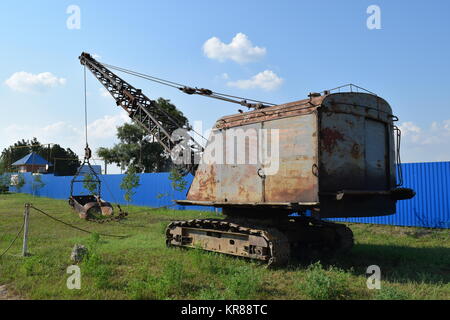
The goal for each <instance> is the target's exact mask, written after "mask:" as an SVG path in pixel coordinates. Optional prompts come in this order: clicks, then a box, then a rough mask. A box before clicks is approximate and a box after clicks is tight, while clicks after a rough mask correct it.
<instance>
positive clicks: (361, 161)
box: [179, 92, 401, 217]
mask: <svg viewBox="0 0 450 320" xmlns="http://www.w3.org/2000/svg"><path fill="white" fill-rule="evenodd" d="M394 118H395V117H394V116H393V115H392V110H391V108H390V106H389V104H388V103H387V102H386V101H385V100H384V99H382V98H380V97H378V96H376V95H373V94H368V93H355V92H346V93H333V94H327V95H321V96H320V95H319V96H312V97H311V98H310V99H306V100H301V101H297V102H292V103H288V104H283V105H277V106H273V107H268V108H264V109H258V110H253V111H250V112H246V113H242V114H237V115H232V116H226V117H223V118H221V119H219V120H218V121H217V123H216V125H215V127H214V129H213V130H212V133H211V136H210V138H209V141H208V145H207V146H206V148H205V152H204V156H203V159H202V162H201V163H200V165H199V167H198V170H197V172H196V175H195V178H194V181H193V183H192V185H191V187H190V189H189V191H188V194H187V200H184V201H179V203H183V204H196V205H213V206H217V207H223V208H225V211H226V212H227V213H230V212H233V213H236V214H237V215H244V216H245V215H251V216H252V217H257V216H258V215H260V216H267V215H285V214H289V213H292V212H297V211H302V210H305V209H312V212H313V215H316V216H319V217H358V216H381V215H389V214H393V213H395V203H396V201H397V200H399V199H401V197H399V196H398V194H397V196H395V194H396V193H395V188H396V171H395V170H396V168H395V163H396V162H395V159H396V153H395V150H396V149H395V143H394V124H393V119H394ZM268 141H269V143H267V142H268ZM269 149H270V150H269ZM249 208H251V209H252V210H249Z"/></svg>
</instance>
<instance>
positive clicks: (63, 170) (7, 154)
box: [0, 138, 80, 175]
mask: <svg viewBox="0 0 450 320" xmlns="http://www.w3.org/2000/svg"><path fill="white" fill-rule="evenodd" d="M31 152H35V153H37V154H38V155H40V156H41V157H42V158H44V159H45V160H47V162H49V163H50V164H53V166H50V167H49V170H48V172H49V173H55V174H56V175H74V174H75V173H76V171H77V169H78V167H79V165H80V161H79V160H78V157H77V155H76V154H75V153H74V152H73V151H72V150H71V149H70V148H67V149H64V148H62V147H61V146H60V145H58V144H51V145H42V144H41V143H40V142H39V141H38V140H37V139H36V138H33V139H31V140H24V139H22V140H19V141H17V142H16V143H14V144H13V145H11V146H9V147H7V148H5V149H3V151H2V153H1V156H0V174H1V173H4V172H14V171H15V170H16V168H14V167H12V166H11V164H13V163H14V162H16V161H17V160H19V159H21V158H23V157H25V156H26V155H27V154H29V153H31Z"/></svg>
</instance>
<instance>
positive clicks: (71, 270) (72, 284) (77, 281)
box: [66, 265, 81, 290]
mask: <svg viewBox="0 0 450 320" xmlns="http://www.w3.org/2000/svg"><path fill="white" fill-rule="evenodd" d="M66 273H68V274H70V276H69V277H68V278H67V281H66V285H67V289H69V290H73V289H77V290H80V289H81V270H80V267H79V266H76V265H71V266H68V267H67V270H66Z"/></svg>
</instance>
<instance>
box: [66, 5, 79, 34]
mask: <svg viewBox="0 0 450 320" xmlns="http://www.w3.org/2000/svg"><path fill="white" fill-rule="evenodd" d="M66 13H67V14H69V15H70V16H69V17H68V18H67V20H66V26H67V29H69V30H74V29H75V30H79V29H81V9H80V7H79V6H77V5H75V4H71V5H70V6H68V7H67V9H66Z"/></svg>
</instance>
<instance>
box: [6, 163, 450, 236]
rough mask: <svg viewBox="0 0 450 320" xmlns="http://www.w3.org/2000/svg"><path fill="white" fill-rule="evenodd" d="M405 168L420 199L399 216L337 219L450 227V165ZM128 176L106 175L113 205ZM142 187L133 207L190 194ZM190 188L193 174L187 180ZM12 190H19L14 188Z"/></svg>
mask: <svg viewBox="0 0 450 320" xmlns="http://www.w3.org/2000/svg"><path fill="white" fill-rule="evenodd" d="M402 169H403V180H404V184H403V187H407V188H412V189H414V190H415V191H416V196H415V197H414V198H413V199H410V200H403V201H399V202H397V213H396V214H394V215H390V216H384V217H366V218H346V219H334V220H338V221H348V222H359V223H375V224H388V225H397V226H416V227H428V228H450V194H449V193H450V192H449V190H450V162H428V163H405V164H402ZM123 176H124V175H120V174H114V175H102V176H100V177H101V180H102V182H103V183H102V197H103V198H104V199H105V200H107V201H110V202H112V203H119V204H125V203H126V202H125V200H124V197H123V196H124V191H123V190H121V189H120V183H121V181H122V179H123ZM139 176H140V184H141V185H140V187H139V188H138V189H137V190H136V194H135V195H134V196H133V200H132V204H135V205H141V206H151V207H161V206H166V205H171V204H173V201H172V200H174V199H185V198H186V191H182V192H179V191H174V190H173V189H172V187H171V181H170V180H169V173H143V174H140V175H139ZM71 179H72V177H57V176H53V175H42V180H43V182H44V183H45V186H44V187H43V188H42V189H40V190H38V191H37V192H36V193H37V195H39V196H44V197H49V198H56V199H67V198H68V197H69V192H70V181H71ZM185 179H186V181H187V182H188V186H189V185H190V183H191V182H192V179H193V177H192V175H188V176H186V177H185ZM25 180H26V184H25V186H24V187H23V188H22V190H21V192H24V193H30V194H32V193H33V189H32V183H31V182H32V176H31V174H25ZM11 191H15V189H14V188H11ZM75 191H76V192H77V193H81V192H84V193H85V194H87V191H86V190H83V188H82V184H81V183H78V184H76V188H75ZM174 209H178V210H185V209H193V210H207V211H212V210H214V208H212V207H201V206H198V207H190V206H189V207H185V206H180V205H176V206H175V207H174Z"/></svg>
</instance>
